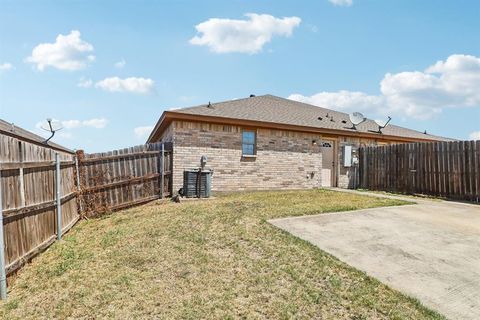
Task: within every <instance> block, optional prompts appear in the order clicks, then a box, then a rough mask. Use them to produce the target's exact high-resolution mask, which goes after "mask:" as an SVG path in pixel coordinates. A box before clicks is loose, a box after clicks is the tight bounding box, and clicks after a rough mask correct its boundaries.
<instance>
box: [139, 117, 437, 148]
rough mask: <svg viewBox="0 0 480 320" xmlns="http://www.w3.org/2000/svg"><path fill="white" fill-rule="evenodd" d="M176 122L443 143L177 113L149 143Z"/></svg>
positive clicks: (159, 126)
mask: <svg viewBox="0 0 480 320" xmlns="http://www.w3.org/2000/svg"><path fill="white" fill-rule="evenodd" d="M174 120H184V121H194V122H209V123H216V124H229V125H240V126H254V127H259V128H268V129H283V130H289V131H300V132H309V133H320V134H335V135H340V136H350V137H351V136H354V137H361V138H373V139H383V140H395V141H401V142H431V141H441V140H440V137H439V139H435V137H429V138H413V137H412V138H410V137H402V136H395V135H387V134H381V135H380V134H378V133H368V132H359V131H353V130H352V131H346V130H338V129H328V128H317V127H309V126H299V125H291V124H283V123H275V122H264V121H256V120H245V119H236V118H228V117H219V116H207V115H195V114H188V113H182V112H175V111H164V112H163V114H162V116H161V117H160V119H159V120H158V122H157V124H156V125H155V127H154V129H153V131H152V133H151V134H150V136H149V137H148V140H147V143H150V142H155V139H158V137H159V136H161V134H162V133H163V131H164V130H165V129H166V128H167V127H168V125H169V124H170V123H171V122H172V121H174Z"/></svg>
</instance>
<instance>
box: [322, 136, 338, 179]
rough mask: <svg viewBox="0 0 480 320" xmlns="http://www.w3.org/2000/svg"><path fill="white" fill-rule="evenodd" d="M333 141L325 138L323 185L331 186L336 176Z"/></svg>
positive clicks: (323, 145)
mask: <svg viewBox="0 0 480 320" xmlns="http://www.w3.org/2000/svg"><path fill="white" fill-rule="evenodd" d="M333 149H334V148H333V141H328V140H323V141H322V145H321V150H322V180H321V183H322V187H331V186H332V185H333V178H334V174H335V171H334V165H333V161H334V157H333Z"/></svg>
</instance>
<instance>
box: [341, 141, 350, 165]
mask: <svg viewBox="0 0 480 320" xmlns="http://www.w3.org/2000/svg"><path fill="white" fill-rule="evenodd" d="M342 149H343V152H342V153H343V166H344V167H351V166H352V146H343V147H342Z"/></svg>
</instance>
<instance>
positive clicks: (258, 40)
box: [0, 0, 480, 152]
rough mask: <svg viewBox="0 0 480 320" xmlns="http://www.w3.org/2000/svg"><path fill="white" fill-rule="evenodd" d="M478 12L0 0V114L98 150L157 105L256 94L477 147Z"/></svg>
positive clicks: (145, 123) (358, 4)
mask: <svg viewBox="0 0 480 320" xmlns="http://www.w3.org/2000/svg"><path fill="white" fill-rule="evenodd" d="M249 13H251V14H253V15H248V16H246V14H249ZM479 17H480V2H477V1H459V0H455V1H447V0H444V1H414V0H412V1H407V0H397V1H393V0H392V1H380V0H378V1H367V0H331V1H329V0H315V1H314V0H312V1H305V2H299V1H202V2H200V1H118V0H117V1H4V0H2V1H0V118H2V119H5V120H7V121H9V122H13V123H15V124H17V125H19V126H21V127H23V128H26V129H29V130H32V131H36V132H39V131H40V129H39V128H38V123H39V122H40V121H42V120H44V119H45V118H47V117H51V118H54V119H58V120H60V121H63V124H64V126H65V128H64V129H62V131H60V132H59V134H58V137H56V138H55V141H56V142H58V143H61V144H63V145H65V146H68V147H70V148H77V149H82V148H83V149H85V150H86V151H87V152H94V151H107V150H111V149H116V148H123V147H127V146H131V145H135V144H141V143H143V142H144V141H145V139H146V135H147V133H148V130H149V128H148V127H149V126H152V125H154V124H155V122H156V121H157V119H158V118H159V117H160V115H161V113H162V112H163V111H164V110H169V109H171V108H176V107H184V106H185V107H186V106H191V105H196V104H202V103H207V102H208V101H212V102H214V101H222V100H228V99H234V98H242V97H246V96H248V95H249V94H257V95H260V94H266V93H270V94H274V95H278V96H282V97H290V98H293V99H297V100H301V101H307V102H309V103H312V104H317V105H321V106H325V107H330V108H333V109H338V110H341V111H345V112H352V111H361V112H363V113H364V114H365V115H366V116H368V117H369V118H373V119H376V118H386V116H387V115H390V116H392V117H393V121H392V122H393V123H395V124H398V125H402V126H406V127H410V128H413V129H417V130H421V131H423V130H427V132H429V133H433V134H438V135H443V136H449V137H454V138H460V139H467V138H469V137H472V138H475V137H478V138H479V139H480V90H479V88H480V41H479V40H480V36H479V35H480V19H479ZM215 18H216V19H215ZM59 35H63V36H62V37H60V39H59V38H57V37H59ZM192 39H193V40H192ZM136 128H137V129H136ZM135 129H136V130H135Z"/></svg>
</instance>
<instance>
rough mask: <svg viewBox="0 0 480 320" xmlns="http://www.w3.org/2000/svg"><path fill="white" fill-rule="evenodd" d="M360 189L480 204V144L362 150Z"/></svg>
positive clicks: (370, 148) (420, 144)
mask: <svg viewBox="0 0 480 320" xmlns="http://www.w3.org/2000/svg"><path fill="white" fill-rule="evenodd" d="M359 160H360V163H359V173H360V187H361V188H365V189H370V190H383V191H390V192H401V193H410V194H415V193H417V194H425V195H433V196H440V197H445V198H449V199H457V200H468V201H473V202H477V203H479V202H480V141H452V142H429V143H410V144H397V145H388V146H376V147H362V148H360V149H359Z"/></svg>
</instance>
